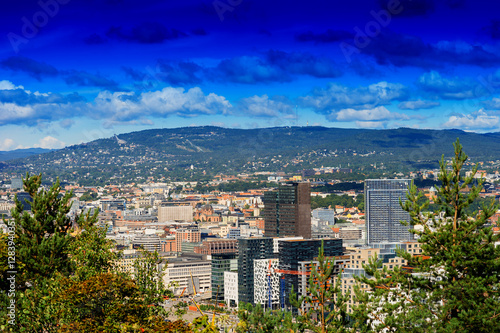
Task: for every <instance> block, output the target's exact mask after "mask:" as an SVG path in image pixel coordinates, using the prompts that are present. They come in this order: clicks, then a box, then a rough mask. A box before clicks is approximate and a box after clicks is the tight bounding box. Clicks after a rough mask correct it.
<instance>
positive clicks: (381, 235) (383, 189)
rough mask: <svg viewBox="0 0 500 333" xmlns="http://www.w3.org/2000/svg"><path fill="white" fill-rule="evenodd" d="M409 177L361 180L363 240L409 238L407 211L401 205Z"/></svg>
mask: <svg viewBox="0 0 500 333" xmlns="http://www.w3.org/2000/svg"><path fill="white" fill-rule="evenodd" d="M410 184H411V180H410V179H370V180H365V210H366V242H367V243H368V244H370V243H379V242H384V241H385V242H401V241H408V240H411V239H413V235H412V234H411V233H410V232H409V231H408V230H409V228H410V227H409V226H405V225H402V224H401V221H407V222H408V221H410V214H408V213H407V212H406V211H404V210H403V208H401V205H400V204H399V200H400V199H401V200H402V201H405V200H406V193H407V192H408V186H409V185H410Z"/></svg>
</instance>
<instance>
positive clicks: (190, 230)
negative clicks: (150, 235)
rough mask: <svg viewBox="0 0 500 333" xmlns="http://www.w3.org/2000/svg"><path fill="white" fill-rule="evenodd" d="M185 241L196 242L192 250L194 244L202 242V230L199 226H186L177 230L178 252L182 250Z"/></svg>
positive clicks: (176, 244) (176, 246)
mask: <svg viewBox="0 0 500 333" xmlns="http://www.w3.org/2000/svg"><path fill="white" fill-rule="evenodd" d="M183 243H196V244H195V245H193V248H192V249H191V251H194V246H197V245H199V243H201V232H200V229H198V227H186V228H182V229H177V230H176V231H175V249H176V251H177V252H182V246H183V245H182V244H183Z"/></svg>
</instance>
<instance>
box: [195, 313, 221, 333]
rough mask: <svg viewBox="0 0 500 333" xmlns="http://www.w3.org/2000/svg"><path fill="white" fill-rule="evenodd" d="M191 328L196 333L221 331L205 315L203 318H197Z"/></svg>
mask: <svg viewBox="0 0 500 333" xmlns="http://www.w3.org/2000/svg"><path fill="white" fill-rule="evenodd" d="M191 328H192V329H193V331H194V332H196V333H218V332H219V329H218V328H217V327H216V326H215V324H214V323H213V322H209V321H208V316H207V315H203V316H201V317H198V318H195V319H194V320H193V323H192V325H191Z"/></svg>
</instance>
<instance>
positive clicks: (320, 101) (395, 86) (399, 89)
mask: <svg viewBox="0 0 500 333" xmlns="http://www.w3.org/2000/svg"><path fill="white" fill-rule="evenodd" d="M407 96H408V91H407V89H406V87H405V86H403V85H402V84H399V83H389V82H385V81H382V82H378V83H375V84H371V85H369V86H368V87H359V88H349V87H345V86H342V85H338V84H331V85H330V86H329V87H328V88H327V89H315V90H314V91H313V92H312V93H311V94H310V95H307V96H304V97H301V98H299V101H300V103H301V104H302V105H303V106H305V107H310V108H313V109H315V110H316V111H317V112H320V113H323V114H324V113H326V114H328V113H330V112H331V111H338V110H342V109H349V108H351V109H357V110H359V109H372V108H375V107H377V106H381V105H387V104H390V103H391V101H393V100H404V99H406V98H407Z"/></svg>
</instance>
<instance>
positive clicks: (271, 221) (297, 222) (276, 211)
mask: <svg viewBox="0 0 500 333" xmlns="http://www.w3.org/2000/svg"><path fill="white" fill-rule="evenodd" d="M262 216H263V217H264V226H265V236H266V237H284V236H302V237H304V238H305V239H309V238H311V187H310V184H309V183H306V182H301V183H297V182H293V183H286V184H283V185H280V186H279V187H278V189H277V190H274V191H267V192H265V193H264V210H263V212H262Z"/></svg>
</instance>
